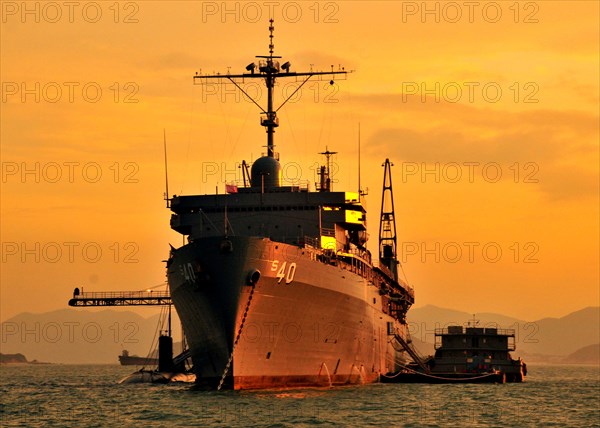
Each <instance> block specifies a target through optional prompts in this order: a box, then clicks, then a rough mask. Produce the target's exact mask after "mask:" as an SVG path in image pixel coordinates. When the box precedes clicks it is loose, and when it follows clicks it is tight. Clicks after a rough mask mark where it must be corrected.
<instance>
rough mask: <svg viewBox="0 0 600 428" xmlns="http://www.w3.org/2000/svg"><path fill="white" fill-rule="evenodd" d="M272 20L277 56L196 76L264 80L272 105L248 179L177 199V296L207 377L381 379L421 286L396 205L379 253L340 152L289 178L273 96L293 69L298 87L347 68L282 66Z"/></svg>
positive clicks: (250, 381)
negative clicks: (409, 271)
mask: <svg viewBox="0 0 600 428" xmlns="http://www.w3.org/2000/svg"><path fill="white" fill-rule="evenodd" d="M269 30H270V36H269V37H270V43H269V55H266V56H258V57H257V59H258V61H257V62H258V64H256V63H254V62H253V63H251V64H249V65H248V66H247V67H246V71H247V73H243V74H229V73H227V74H217V75H202V74H196V75H195V76H194V81H195V83H198V84H203V83H206V82H208V81H211V80H213V81H214V80H217V81H220V82H228V83H232V84H234V85H236V86H237V87H238V88H239V89H240V91H242V92H243V93H244V95H245V96H248V97H250V96H249V95H248V94H247V92H246V91H245V90H244V86H243V85H244V82H246V81H247V80H250V79H259V80H262V81H264V83H265V85H266V87H267V106H266V108H264V109H263V108H262V107H261V106H260V105H259V104H258V102H257V101H255V100H253V102H254V103H255V104H256V105H257V106H258V107H259V108H260V109H261V125H262V126H264V127H265V129H266V134H267V153H266V155H265V156H263V157H260V158H258V159H257V160H256V161H254V163H253V164H252V167H251V172H250V174H249V175H250V177H249V179H248V180H244V181H245V185H244V186H240V187H234V186H230V187H228V193H226V194H215V195H190V196H173V197H172V198H168V201H169V204H168V205H169V207H170V209H171V210H172V212H173V214H172V217H171V227H172V228H173V229H174V230H176V231H177V232H179V233H181V234H182V235H184V236H185V237H186V238H187V240H188V242H189V243H188V244H186V245H184V246H182V247H180V248H178V249H174V248H172V250H171V254H170V257H169V260H168V262H167V270H168V272H167V276H168V282H169V286H170V291H171V297H172V299H173V303H174V305H175V308H176V310H177V312H178V314H179V317H180V319H181V321H182V324H183V328H184V331H185V334H186V337H187V339H188V341H189V347H190V352H191V357H192V360H193V365H194V371H195V373H196V379H197V382H198V383H199V384H202V385H205V386H207V387H209V388H217V389H221V388H234V389H245V388H268V387H291V386H315V385H335V384H346V383H368V382H374V381H376V380H377V379H378V378H379V375H380V374H381V373H388V372H392V371H394V370H396V368H397V366H398V364H399V363H401V362H402V361H403V358H404V356H403V353H404V351H402V350H400V351H398V350H397V348H398V346H397V338H403V337H406V334H407V332H406V321H405V315H406V312H407V310H408V308H409V307H410V305H411V304H412V303H413V302H414V293H413V290H412V288H411V287H409V286H408V285H407V284H406V283H405V282H403V281H401V280H400V279H399V278H398V273H397V266H398V262H397V260H396V235H395V223H394V218H393V199H392V206H391V207H392V208H391V211H389V208H384V206H383V205H382V217H381V228H380V248H379V251H380V254H379V258H378V259H377V260H374V258H373V257H372V256H371V253H370V252H369V251H368V250H367V248H366V243H367V239H368V234H367V226H366V209H365V203H364V195H363V194H362V193H361V192H360V190H359V191H358V192H343V191H334V190H333V188H332V180H331V176H330V167H329V157H330V156H331V155H332V154H334V152H330V151H329V150H328V149H327V150H326V151H325V152H323V154H324V155H325V156H326V158H327V162H326V165H324V166H323V167H322V168H321V169H320V170H319V177H320V179H319V183H318V184H317V186H316V191H310V190H309V186H308V185H306V184H302V183H298V184H297V185H289V186H285V185H283V181H282V168H281V164H280V162H279V156H278V154H277V152H275V144H274V134H275V130H276V128H277V127H278V126H279V121H278V118H277V111H278V110H279V109H280V108H281V107H283V105H285V103H286V102H287V100H288V99H289V98H288V99H286V100H285V101H283V103H282V104H281V105H280V106H279V107H275V105H274V97H273V88H274V87H275V82H276V80H278V79H284V78H288V79H295V81H296V82H298V87H297V89H296V90H299V89H300V88H301V87H302V86H303V85H304V84H305V83H306V82H308V81H309V80H310V79H313V80H315V79H317V80H329V81H330V83H331V84H334V79H337V78H342V79H343V78H345V77H346V74H347V72H346V71H345V70H343V69H341V68H340V69H339V70H333V67H332V70H331V71H326V72H320V71H312V70H311V71H308V72H294V71H292V70H291V64H290V63H289V62H286V63H284V64H283V65H280V64H279V59H280V57H278V56H275V55H274V54H273V53H274V45H273V30H274V28H273V21H272V20H271V25H270V27H269ZM294 94H295V92H294V93H292V94H291V95H290V97H291V96H293V95H294ZM244 165H245V163H244ZM390 167H391V165H390V163H389V161H386V163H385V172H384V200H389V199H390V198H391V169H390ZM244 177H246V174H245V173H244ZM386 183H387V184H386ZM386 192H389V194H386ZM395 345H396V346H395Z"/></svg>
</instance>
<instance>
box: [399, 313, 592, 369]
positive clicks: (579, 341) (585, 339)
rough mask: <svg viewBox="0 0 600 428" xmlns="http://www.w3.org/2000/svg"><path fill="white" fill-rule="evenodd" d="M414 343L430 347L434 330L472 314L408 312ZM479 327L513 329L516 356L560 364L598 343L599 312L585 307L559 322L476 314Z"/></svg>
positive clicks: (457, 322)
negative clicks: (578, 351)
mask: <svg viewBox="0 0 600 428" xmlns="http://www.w3.org/2000/svg"><path fill="white" fill-rule="evenodd" d="M407 318H408V321H409V325H410V332H411V335H412V338H413V341H415V343H417V339H418V340H420V341H421V342H426V343H430V344H431V343H433V341H434V330H435V328H443V327H447V326H448V325H466V323H467V322H469V321H472V320H473V314H469V313H467V312H461V311H455V310H452V309H446V308H440V307H437V306H433V305H427V306H423V307H421V308H413V309H410V310H409V311H408V317H407ZM475 319H476V320H478V321H479V325H480V326H482V327H485V326H490V327H492V326H498V327H499V328H506V329H514V330H515V335H516V346H517V351H516V352H515V354H514V355H515V356H519V355H521V356H523V357H524V358H525V357H526V356H530V357H533V358H534V359H536V360H547V361H548V362H559V361H562V360H563V359H564V358H565V357H566V356H567V355H569V354H571V353H573V352H575V351H577V350H578V349H580V348H583V347H586V346H588V345H593V344H595V343H597V342H598V337H600V308H599V307H588V308H584V309H581V310H579V311H576V312H573V313H571V314H569V315H566V316H564V317H561V318H544V319H541V320H535V321H525V320H520V319H517V318H512V317H507V316H505V315H502V314H493V313H476V314H475Z"/></svg>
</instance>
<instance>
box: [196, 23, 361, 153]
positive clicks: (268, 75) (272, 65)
mask: <svg viewBox="0 0 600 428" xmlns="http://www.w3.org/2000/svg"><path fill="white" fill-rule="evenodd" d="M273 22H274V21H273V19H270V20H269V55H257V56H256V58H259V60H258V70H257V65H256V64H255V63H254V62H252V63H250V64H248V65H247V66H246V71H248V73H242V74H230V73H229V71H228V72H227V74H219V73H217V74H213V75H202V74H201V73H196V75H195V76H194V84H200V85H206V84H208V81H210V80H211V79H216V80H218V81H219V83H228V82H231V83H233V84H234V85H235V86H236V87H237V88H238V89H239V90H240V91H241V92H242V93H243V94H244V95H245V96H246V97H247V98H248V99H249V100H250V101H252V102H253V103H254V104H255V105H256V106H257V107H258V108H259V109H260V111H261V113H262V116H261V121H260V124H261V125H262V126H264V127H265V128H266V132H267V156H269V157H277V156H276V153H275V141H274V140H275V138H274V134H275V128H277V127H278V126H279V119H278V118H277V112H278V111H279V109H281V108H282V107H283V106H284V105H285V104H286V103H287V102H288V101H289V100H290V99H291V98H292V97H293V96H294V95H295V94H296V93H297V92H298V91H299V90H300V88H302V86H304V85H305V84H306V82H308V81H309V80H310V79H312V80H313V81H325V80H329V83H330V84H331V85H333V84H334V83H335V82H334V80H333V79H334V75H341V76H343V77H342V80H345V78H346V75H347V73H349V72H350V73H351V72H352V71H349V72H348V71H345V70H344V68H343V67H340V69H339V70H336V71H334V70H333V65H332V66H331V71H312V69H311V70H310V71H307V72H293V71H290V67H291V64H290V62H289V61H288V62H285V63H284V64H283V65H281V66H280V65H279V61H278V60H279V59H281V57H280V56H276V55H273V53H274V50H275V45H274V44H273V37H274V36H273V32H274V31H275V27H274V25H273ZM326 76H327V77H326ZM284 77H285V78H294V79H295V81H296V82H298V83H299V85H298V87H297V88H296V90H295V91H294V92H292V94H291V95H289V96H288V97H287V98H286V99H285V100H284V101H283V102H282V103H281V105H280V106H279V107H277V108H275V107H274V88H275V81H276V80H277V79H279V78H284ZM246 79H264V82H265V85H266V86H267V108H266V109H265V108H263V107H261V105H260V104H259V103H258V102H257V101H256V100H255V99H254V98H252V97H251V96H250V95H249V94H248V92H246V91H245V90H244V88H243V87H242V85H243V84H244V83H245V81H246Z"/></svg>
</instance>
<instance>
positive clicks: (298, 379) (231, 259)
mask: <svg viewBox="0 0 600 428" xmlns="http://www.w3.org/2000/svg"><path fill="white" fill-rule="evenodd" d="M257 271H258V272H260V279H258V281H253V280H254V279H256V277H257V276H256V273H255V272H257ZM253 273H254V277H253V276H252V274H253ZM168 280H169V285H170V287H171V294H172V298H173V302H174V305H175V308H176V310H177V312H178V314H179V317H180V318H181V321H182V323H183V328H184V331H185V334H186V336H187V338H188V341H189V345H190V349H191V353H192V360H193V364H194V370H195V373H196V377H197V383H199V384H200V385H203V386H206V387H208V388H216V387H218V386H219V385H220V384H221V379H223V382H222V386H223V387H226V388H233V389H256V388H279V387H303V386H330V385H341V384H360V383H371V382H375V381H377V380H378V378H379V375H380V373H389V372H392V371H395V370H396V368H397V362H398V360H399V358H402V356H401V355H399V354H398V353H397V352H396V351H395V350H394V348H393V347H392V345H391V343H390V341H391V340H390V339H391V336H388V327H389V326H388V323H393V324H392V325H393V327H394V328H395V329H396V331H400V332H403V331H405V327H406V326H405V325H401V324H400V323H399V322H398V321H397V320H395V319H394V318H392V317H391V316H390V315H388V314H386V313H385V312H384V311H383V310H382V308H383V302H382V300H381V299H382V296H381V295H380V292H379V290H378V288H377V287H376V285H375V284H373V283H370V282H369V281H368V280H367V279H365V278H364V276H360V275H358V274H356V273H353V272H351V271H349V270H347V268H345V267H343V265H341V264H340V265H333V264H329V263H323V262H322V261H319V260H318V259H317V251H316V250H314V249H311V248H309V247H307V248H302V247H298V246H293V245H288V244H282V243H278V242H273V241H271V240H269V239H266V238H255V237H229V238H223V237H210V238H202V239H198V240H196V241H194V242H192V243H190V244H188V245H186V246H184V247H181V248H180V249H178V250H175V251H174V252H173V254H172V257H171V259H170V261H169V268H168ZM253 282H254V283H253ZM232 351H233V359H232V362H231V364H230V365H229V367H228V364H227V363H228V361H229V359H230V356H231V353H232ZM227 367H228V368H227ZM226 368H227V369H226ZM224 373H225V376H224V377H223V374H224Z"/></svg>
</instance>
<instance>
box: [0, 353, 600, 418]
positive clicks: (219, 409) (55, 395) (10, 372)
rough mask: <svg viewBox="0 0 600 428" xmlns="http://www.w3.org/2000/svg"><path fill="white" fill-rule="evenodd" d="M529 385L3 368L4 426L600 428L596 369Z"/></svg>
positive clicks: (541, 377) (552, 373)
mask: <svg viewBox="0 0 600 428" xmlns="http://www.w3.org/2000/svg"><path fill="white" fill-rule="evenodd" d="M528 368H529V373H528V376H527V378H526V381H525V382H524V383H509V384H503V385H502V384H473V385H467V384H460V385H423V384H371V385H364V386H347V387H334V388H309V389H292V390H266V391H241V392H236V391H223V392H214V391H213V392H206V391H197V390H194V389H193V388H192V387H191V386H190V385H189V384H169V385H156V384H154V385H152V384H118V381H119V380H120V379H121V378H123V377H124V376H126V375H127V374H130V373H131V372H132V371H133V368H132V367H122V366H117V365H89V366H86V365H21V366H12V365H4V366H1V367H0V426H2V427H13V426H86V427H92V426H97V427H104V426H121V427H123V426H138V427H146V426H165V427H172V426H182V427H183V426H186V427H187V426H244V427H245V426H275V427H288V426H289V427H292V426H294V427H295V426H313V425H320V426H355V427H364V426H406V427H438V426H439V427H446V426H449V427H480V426H481V427H484V426H485V427H493V426H497V427H505V426H511V427H512V426H532V427H533V426H535V427H538V426H548V427H593V426H597V427H600V369H599V367H597V366H537V367H536V366H528Z"/></svg>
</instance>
